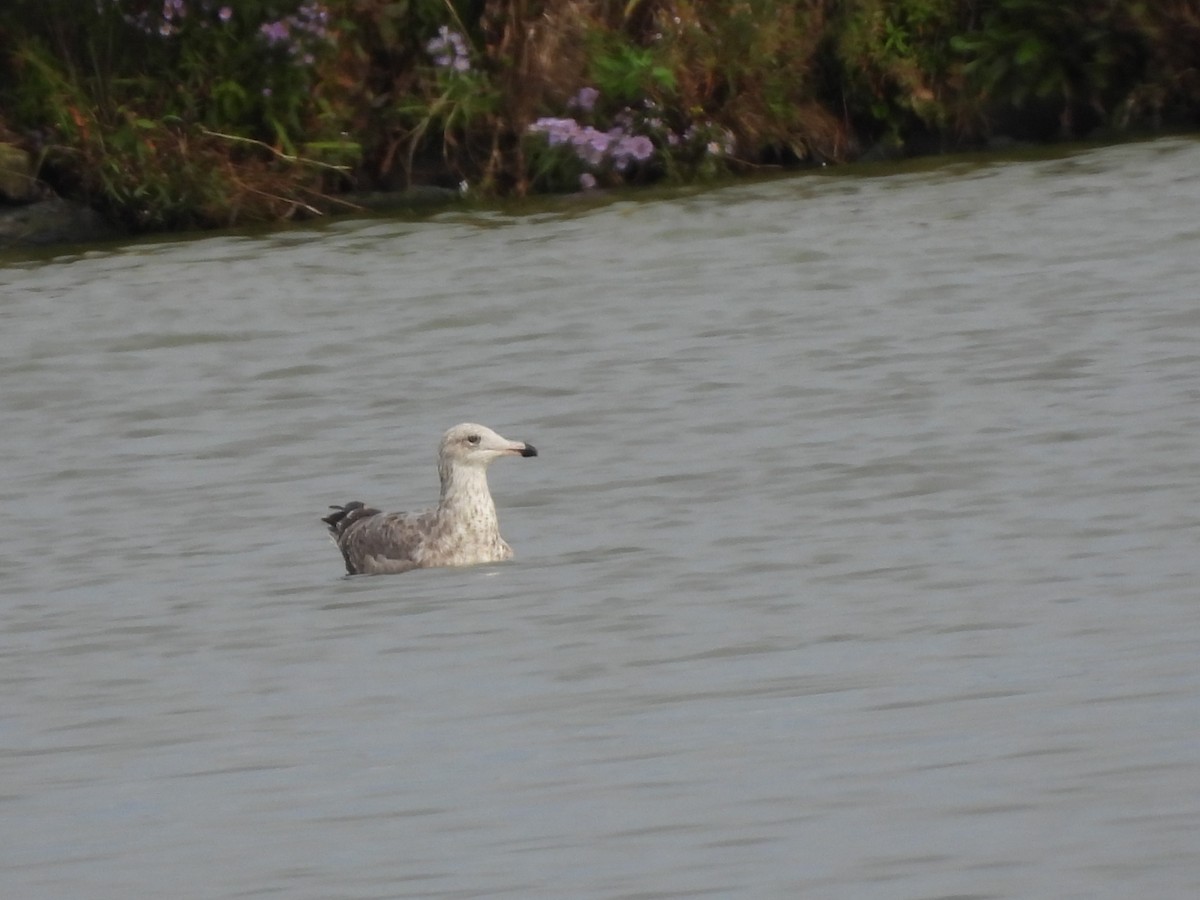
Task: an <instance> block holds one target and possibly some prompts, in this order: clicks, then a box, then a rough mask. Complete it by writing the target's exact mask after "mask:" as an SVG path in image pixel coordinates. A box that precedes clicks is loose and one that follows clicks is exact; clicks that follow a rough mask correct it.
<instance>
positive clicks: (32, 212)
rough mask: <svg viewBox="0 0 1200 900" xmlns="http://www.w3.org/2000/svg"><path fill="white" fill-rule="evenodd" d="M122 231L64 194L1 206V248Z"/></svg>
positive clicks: (74, 240)
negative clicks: (21, 204) (61, 196)
mask: <svg viewBox="0 0 1200 900" xmlns="http://www.w3.org/2000/svg"><path fill="white" fill-rule="evenodd" d="M119 235H120V232H119V231H118V230H116V229H115V228H114V227H113V226H112V225H110V224H109V223H108V222H106V221H105V220H104V218H103V217H102V216H101V215H100V214H99V213H98V212H96V211H95V210H94V209H91V208H90V207H87V206H83V205H81V204H79V203H71V202H70V201H67V200H63V199H62V198H60V197H51V198H50V199H48V200H39V201H38V202H37V203H28V204H26V205H24V206H12V207H3V206H0V250H7V249H11V248H13V247H22V246H24V247H44V246H48V245H50V244H82V243H86V242H90V241H101V240H106V239H108V238H114V237H117V236H119Z"/></svg>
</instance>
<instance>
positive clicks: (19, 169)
mask: <svg viewBox="0 0 1200 900" xmlns="http://www.w3.org/2000/svg"><path fill="white" fill-rule="evenodd" d="M39 194H40V190H39V187H38V181H37V178H35V177H34V174H33V161H32V160H31V159H30V158H29V154H28V153H26V152H25V151H24V150H22V149H21V148H20V147H17V146H14V145H13V144H6V143H3V142H0V203H31V202H32V201H34V200H36V199H37V198H38V196H39Z"/></svg>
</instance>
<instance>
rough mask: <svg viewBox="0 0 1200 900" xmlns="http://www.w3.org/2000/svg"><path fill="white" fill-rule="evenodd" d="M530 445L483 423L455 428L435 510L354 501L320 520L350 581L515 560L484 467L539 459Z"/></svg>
mask: <svg viewBox="0 0 1200 900" xmlns="http://www.w3.org/2000/svg"><path fill="white" fill-rule="evenodd" d="M537 455H538V452H537V449H536V448H535V447H534V446H533V444H526V443H524V442H522V441H510V440H508V439H507V438H503V437H501V436H500V435H498V434H496V432H494V431H492V429H490V428H488V427H486V426H484V425H476V424H474V423H471V422H466V423H463V424H462V425H455V426H454V427H453V428H451V429H450V430H449V431H447V432H446V433H445V434H444V435H443V436H442V443H441V445H440V446H439V448H438V475H439V476H440V477H441V480H442V493H441V497H440V499H439V500H438V505H437V508H436V509H430V510H426V511H425V512H421V513H407V512H394V513H384V512H380V511H379V510H377V509H372V508H371V507H369V506H366V505H364V504H363V503H362V502H361V501H359V500H355V501H353V502H351V503H347V504H346V505H345V506H331V507H330V509H332V510H334V512H332V513H330V514H329V515H328V516H325V518H323V519H321V521H322V522H324V523H325V524H326V525H328V526H329V534H330V536H331V537H332V538H333V542H334V543H335V544H337V546H338V549H339V550H341V551H342V557H343V558H344V559H345V561H346V572H347V574H349V575H384V574H389V573H396V572H407V571H409V570H410V569H423V568H429V567H431V566H474V565H478V564H480V563H490V562H500V561H501V560H505V559H511V558H512V555H513V551H512V547H510V546H509V545H508V544H507V542H505V540H504V538H502V537H500V527H499V523H498V522H497V520H496V504H495V503H494V502H493V500H492V494H491V492H490V491H489V490H488V483H487V467H488V466H489V465H490V464H491V463H492V461H493V460H496V459H499V458H500V457H502V456H526V457H528V456H537Z"/></svg>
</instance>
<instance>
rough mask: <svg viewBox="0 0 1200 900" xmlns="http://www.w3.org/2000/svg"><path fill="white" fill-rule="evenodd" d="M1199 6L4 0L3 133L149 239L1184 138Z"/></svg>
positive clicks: (956, 1) (68, 189)
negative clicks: (556, 195) (1144, 136)
mask: <svg viewBox="0 0 1200 900" xmlns="http://www.w3.org/2000/svg"><path fill="white" fill-rule="evenodd" d="M1198 46H1200V0H1158V2H1153V3H1151V2H1135V0H1126V2H1121V0H1079V2H1074V3H1061V2H1057V0H790V2H786V0H553V2H551V0H320V2H318V0H236V2H235V0H226V2H222V0H7V2H6V3H5V4H4V5H3V7H2V8H0V142H3V143H7V144H10V145H15V146H19V147H21V148H23V149H24V150H26V151H28V152H29V154H31V156H32V160H33V163H34V167H35V171H36V172H37V175H38V178H40V179H41V180H42V181H43V182H45V183H47V184H48V185H50V186H51V187H53V188H54V189H55V190H57V191H58V192H59V193H61V194H64V195H66V196H69V197H73V198H77V199H82V200H84V201H85V202H87V203H89V204H90V205H92V206H94V207H95V208H97V209H99V210H100V211H102V212H103V213H105V214H106V215H107V216H109V217H110V218H112V219H113V220H115V221H119V222H121V223H123V224H125V225H126V226H129V227H132V228H135V229H164V228H180V227H194V226H213V225H224V224H230V223H234V222H246V221H264V220H277V219H282V218H287V217H291V216H297V215H309V214H316V213H318V212H323V211H326V210H329V209H336V208H338V206H339V204H341V203H343V200H342V199H341V198H342V197H343V196H344V195H345V193H346V192H347V191H348V190H350V189H353V188H376V187H385V188H397V187H404V186H407V185H411V184H414V183H418V184H430V183H439V184H443V185H445V186H454V185H457V184H459V183H460V182H465V183H467V184H469V185H470V186H471V187H472V189H473V190H476V191H478V192H480V193H482V194H485V195H520V194H523V193H526V192H529V191H547V190H552V191H559V190H578V189H579V188H580V187H591V186H593V185H597V186H603V185H616V184H630V183H633V184H636V183H647V182H652V181H660V180H675V181H688V180H695V179H698V178H705V177H711V176H713V175H716V174H720V173H723V172H729V171H739V170H749V169H754V168H758V167H762V166H766V165H793V164H803V163H807V162H814V161H831V162H837V161H841V160H846V159H851V158H854V157H856V156H858V155H860V154H862V153H863V152H864V151H866V150H868V149H876V150H883V151H886V152H894V153H907V152H914V151H918V150H929V149H950V148H959V147H971V146H979V145H982V144H983V143H985V142H986V141H987V140H988V139H989V138H990V137H992V136H994V135H997V134H1003V135H1007V136H1012V137H1017V138H1021V139H1034V140H1046V139H1054V138H1060V137H1082V136H1086V135H1088V134H1092V133H1094V132H1096V131H1097V130H1103V131H1105V132H1106V133H1110V134H1111V133H1116V132H1119V131H1121V130H1128V129H1147V128H1160V127H1194V126H1195V125H1196V124H1197V118H1198V116H1200V56H1198V55H1197V53H1196V47H1198Z"/></svg>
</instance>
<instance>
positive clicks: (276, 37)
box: [258, 19, 292, 46]
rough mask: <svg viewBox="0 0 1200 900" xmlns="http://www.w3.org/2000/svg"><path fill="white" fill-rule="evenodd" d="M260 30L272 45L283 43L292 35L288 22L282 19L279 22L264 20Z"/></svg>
mask: <svg viewBox="0 0 1200 900" xmlns="http://www.w3.org/2000/svg"><path fill="white" fill-rule="evenodd" d="M258 30H259V33H260V34H262V36H263V37H264V38H266V39H267V43H268V44H270V45H271V46H275V45H276V44H282V43H284V42H285V41H287V40H288V38H290V37H291V36H292V32H291V29H290V28H288V23H287V22H286V21H284V20H282V19H281V20H280V21H278V22H263V24H262V25H261V27H259V29H258Z"/></svg>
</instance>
